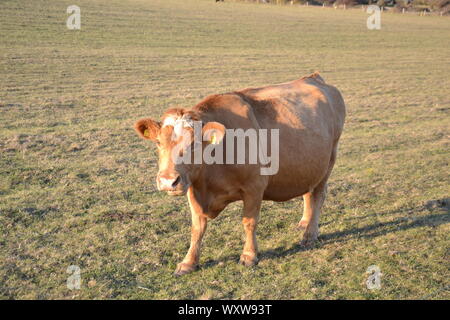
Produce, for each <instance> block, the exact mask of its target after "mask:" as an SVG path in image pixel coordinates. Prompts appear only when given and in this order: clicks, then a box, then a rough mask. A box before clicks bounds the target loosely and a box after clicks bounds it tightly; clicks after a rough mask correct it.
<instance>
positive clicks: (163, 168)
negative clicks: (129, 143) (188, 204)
mask: <svg viewBox="0 0 450 320" xmlns="http://www.w3.org/2000/svg"><path fill="white" fill-rule="evenodd" d="M134 128H135V130H136V131H137V133H138V134H139V135H140V136H141V137H142V138H144V139H147V140H151V141H153V142H155V143H156V145H157V148H158V154H159V160H158V166H159V171H158V175H157V177H156V184H157V187H158V190H160V191H166V192H167V193H168V194H169V195H174V196H175V195H184V194H185V193H186V191H187V190H188V188H189V186H190V185H191V183H192V181H195V179H196V178H197V177H198V176H199V174H200V172H201V170H202V166H203V164H202V163H203V159H202V161H201V162H202V163H197V164H196V163H195V162H194V152H195V149H197V152H198V148H200V149H201V150H200V152H199V154H201V155H202V154H203V152H202V150H203V148H204V147H205V146H206V145H207V144H210V143H220V141H221V140H222V139H223V136H224V135H225V127H224V126H223V125H222V124H220V123H218V122H202V121H201V120H200V117H199V116H198V115H197V114H196V113H195V112H192V111H185V110H183V109H170V110H168V111H167V112H166V113H164V115H163V117H162V119H161V121H160V122H158V121H154V120H152V119H150V118H145V119H140V120H138V121H137V122H136V123H135V125H134ZM194 128H198V129H199V130H201V131H200V132H199V133H200V139H198V138H197V137H198V136H199V134H198V133H197V132H194ZM189 152H190V153H191V155H190V156H189V154H188V153H189ZM183 159H191V160H192V161H184V160H183Z"/></svg>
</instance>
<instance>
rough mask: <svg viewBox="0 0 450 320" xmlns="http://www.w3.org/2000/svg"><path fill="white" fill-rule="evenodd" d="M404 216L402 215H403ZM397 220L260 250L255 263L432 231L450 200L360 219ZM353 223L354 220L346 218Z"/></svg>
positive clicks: (449, 216)
mask: <svg viewBox="0 0 450 320" xmlns="http://www.w3.org/2000/svg"><path fill="white" fill-rule="evenodd" d="M422 210H428V211H430V214H427V215H425V216H419V217H414V213H417V212H420V211H422ZM405 212H406V213H407V215H404V214H403V213H405ZM399 214H402V215H401V216H399V217H398V218H397V219H395V220H392V221H388V222H377V223H373V224H371V225H367V226H364V227H358V228H351V229H348V230H344V231H337V232H332V233H325V234H322V235H321V236H320V237H319V241H318V242H317V243H316V244H314V245H313V246H311V247H304V246H301V245H300V243H299V242H297V243H296V244H294V245H292V246H291V247H289V248H286V247H277V248H273V249H268V250H262V251H260V252H259V259H260V261H261V260H266V259H274V258H282V257H288V256H291V255H294V254H296V253H298V252H302V251H306V250H314V249H316V248H321V247H323V246H325V245H327V244H330V243H339V242H347V241H349V240H351V239H356V238H362V239H373V238H376V237H379V236H383V235H386V234H389V233H394V232H398V231H402V230H408V229H413V228H418V227H424V226H431V227H436V226H439V225H442V224H445V223H450V198H444V199H438V200H432V201H429V202H427V204H425V205H423V206H418V207H415V208H407V209H405V208H404V209H399V210H392V211H386V212H381V213H373V214H370V215H367V216H364V217H369V216H389V215H399ZM348 219H356V218H348ZM232 260H235V261H237V260H239V255H229V256H226V257H223V258H221V259H219V260H214V261H213V260H209V261H207V262H206V263H204V264H203V266H202V267H205V268H209V267H212V266H214V265H217V264H220V263H224V262H227V261H232Z"/></svg>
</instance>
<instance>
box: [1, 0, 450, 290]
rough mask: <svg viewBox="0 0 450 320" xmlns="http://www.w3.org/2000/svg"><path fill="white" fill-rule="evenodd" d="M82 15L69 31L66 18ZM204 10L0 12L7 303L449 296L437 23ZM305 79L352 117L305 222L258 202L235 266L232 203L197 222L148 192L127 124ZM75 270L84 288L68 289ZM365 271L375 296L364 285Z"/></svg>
mask: <svg viewBox="0 0 450 320" xmlns="http://www.w3.org/2000/svg"><path fill="white" fill-rule="evenodd" d="M72 4H76V5H78V6H79V7H80V8H81V30H68V29H67V28H66V19H67V17H68V14H67V13H66V8H67V7H68V6H69V5H72ZM367 17H368V14H367V13H365V12H363V11H362V10H361V9H359V10H358V9H352V10H345V11H344V10H334V9H331V8H321V7H301V6H269V5H255V4H249V3H231V2H224V3H219V4H216V3H215V2H214V1H212V0H211V1H206V0H185V1H184V0H183V1H176V0H152V1H145V0H108V1H107V0H96V1H87V0H76V1H72V0H71V1H66V0H64V1H49V0H36V1H15V0H6V1H1V2H0V30H1V36H0V57H1V58H0V124H1V125H0V152H1V153H0V297H1V298H3V299H11V298H13V299H94V298H96V299H449V298H450V291H449V285H450V283H449V275H450V270H449V267H450V238H449V231H450V215H449V210H450V209H449V207H450V204H449V197H450V195H449V194H450V188H449V181H450V176H449V167H448V164H449V155H450V152H449V149H450V144H449V142H450V141H449V127H450V114H449V113H450V20H449V18H448V17H439V16H424V17H421V16H416V15H401V14H390V13H383V14H382V21H381V22H382V24H381V30H368V29H367V27H366V19H367ZM316 70H318V71H320V72H321V75H322V76H323V78H324V79H325V81H326V82H328V83H330V84H333V85H335V86H337V87H338V88H339V89H340V90H341V92H342V94H343V96H344V99H345V101H346V105H347V119H346V125H345V129H344V134H343V136H342V138H341V143H340V148H339V154H338V159H337V163H336V166H335V169H334V171H333V173H332V175H331V178H330V180H329V182H330V183H329V192H328V197H327V200H326V202H325V206H324V209H323V214H322V216H321V223H320V232H321V234H320V237H319V241H318V243H317V244H316V245H314V246H313V247H312V248H309V249H304V248H302V247H300V246H299V242H300V240H301V234H300V233H299V231H298V230H297V229H296V225H297V223H298V221H299V220H300V218H301V212H302V199H301V198H299V199H296V200H293V201H289V202H284V203H272V202H265V203H264V204H263V207H262V211H261V219H260V223H259V227H258V233H257V234H258V241H259V247H260V255H259V257H260V262H259V264H258V265H257V266H256V267H254V268H245V267H243V266H241V265H238V263H237V262H238V260H239V255H240V253H241V251H242V245H243V228H242V224H241V211H240V210H241V207H242V205H241V204H240V203H235V204H232V205H230V206H229V207H228V208H227V209H226V210H225V211H224V212H223V213H222V214H221V215H220V216H219V217H218V218H217V219H215V220H213V221H212V222H210V223H209V225H208V230H207V232H206V236H205V239H204V242H203V249H202V255H201V258H200V264H201V269H200V270H199V271H197V272H195V273H193V274H189V275H186V276H183V277H178V278H177V277H174V276H173V271H174V270H175V267H176V264H177V263H178V262H180V261H181V260H182V258H183V256H184V254H185V253H186V251H187V248H188V246H189V238H190V213H189V207H188V204H187V201H186V199H185V197H169V196H167V195H166V194H165V193H160V192H158V191H157V190H156V185H155V176H156V172H157V163H156V160H157V159H156V148H155V146H154V145H152V144H151V143H149V142H146V141H143V140H141V139H140V138H139V137H138V136H137V135H136V133H135V132H134V130H133V129H132V126H133V123H134V121H135V120H137V119H139V118H141V117H145V116H152V117H154V118H159V116H160V115H161V114H162V112H163V111H164V110H165V109H166V108H168V107H169V106H186V107H188V106H192V105H194V104H196V103H197V102H198V101H199V100H200V99H202V98H203V97H205V96H206V95H209V94H212V93H221V92H227V91H231V90H235V89H241V88H245V87H252V86H261V85H266V84H274V83H279V82H285V81H290V80H293V79H296V78H299V77H301V76H304V75H308V74H310V73H312V72H313V71H316ZM70 265H76V266H79V267H80V270H81V279H82V282H81V289H80V290H69V289H68V288H67V286H66V280H67V278H68V277H69V276H70V274H68V273H66V270H67V268H68V267H69V266H70ZM372 265H375V266H377V267H379V269H380V271H381V273H382V275H381V288H379V289H375V290H370V289H368V288H367V286H366V280H367V279H368V277H369V275H368V274H367V273H366V271H367V269H368V267H369V266H372Z"/></svg>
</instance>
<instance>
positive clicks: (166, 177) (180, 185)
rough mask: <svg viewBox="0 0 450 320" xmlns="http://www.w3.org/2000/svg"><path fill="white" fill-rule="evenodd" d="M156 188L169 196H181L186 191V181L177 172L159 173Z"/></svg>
mask: <svg viewBox="0 0 450 320" xmlns="http://www.w3.org/2000/svg"><path fill="white" fill-rule="evenodd" d="M156 184H157V186H158V190H160V191H166V192H167V194H169V195H171V196H181V195H184V194H185V193H186V191H187V187H186V183H185V182H184V181H183V178H182V177H181V175H179V174H178V173H159V174H158V177H157V178H156Z"/></svg>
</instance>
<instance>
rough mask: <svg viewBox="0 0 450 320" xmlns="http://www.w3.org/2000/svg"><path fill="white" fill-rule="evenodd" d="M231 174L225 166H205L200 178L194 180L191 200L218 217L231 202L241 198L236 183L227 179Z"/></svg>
mask: <svg viewBox="0 0 450 320" xmlns="http://www.w3.org/2000/svg"><path fill="white" fill-rule="evenodd" d="M228 171H229V169H228ZM229 174H230V172H226V171H225V168H224V166H221V165H218V166H205V168H204V169H203V170H202V172H201V173H200V174H199V176H198V178H197V179H196V180H195V181H192V186H191V188H192V197H193V198H192V199H190V200H191V201H193V202H195V203H196V204H197V208H198V209H201V211H202V214H204V215H206V216H208V217H209V218H215V217H217V215H218V214H219V213H220V212H221V211H222V210H223V209H224V208H225V207H226V206H227V205H228V204H229V203H231V202H234V201H237V200H241V199H240V193H239V190H238V189H237V188H236V187H235V184H233V183H229V182H228V181H227V180H228V177H229Z"/></svg>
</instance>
